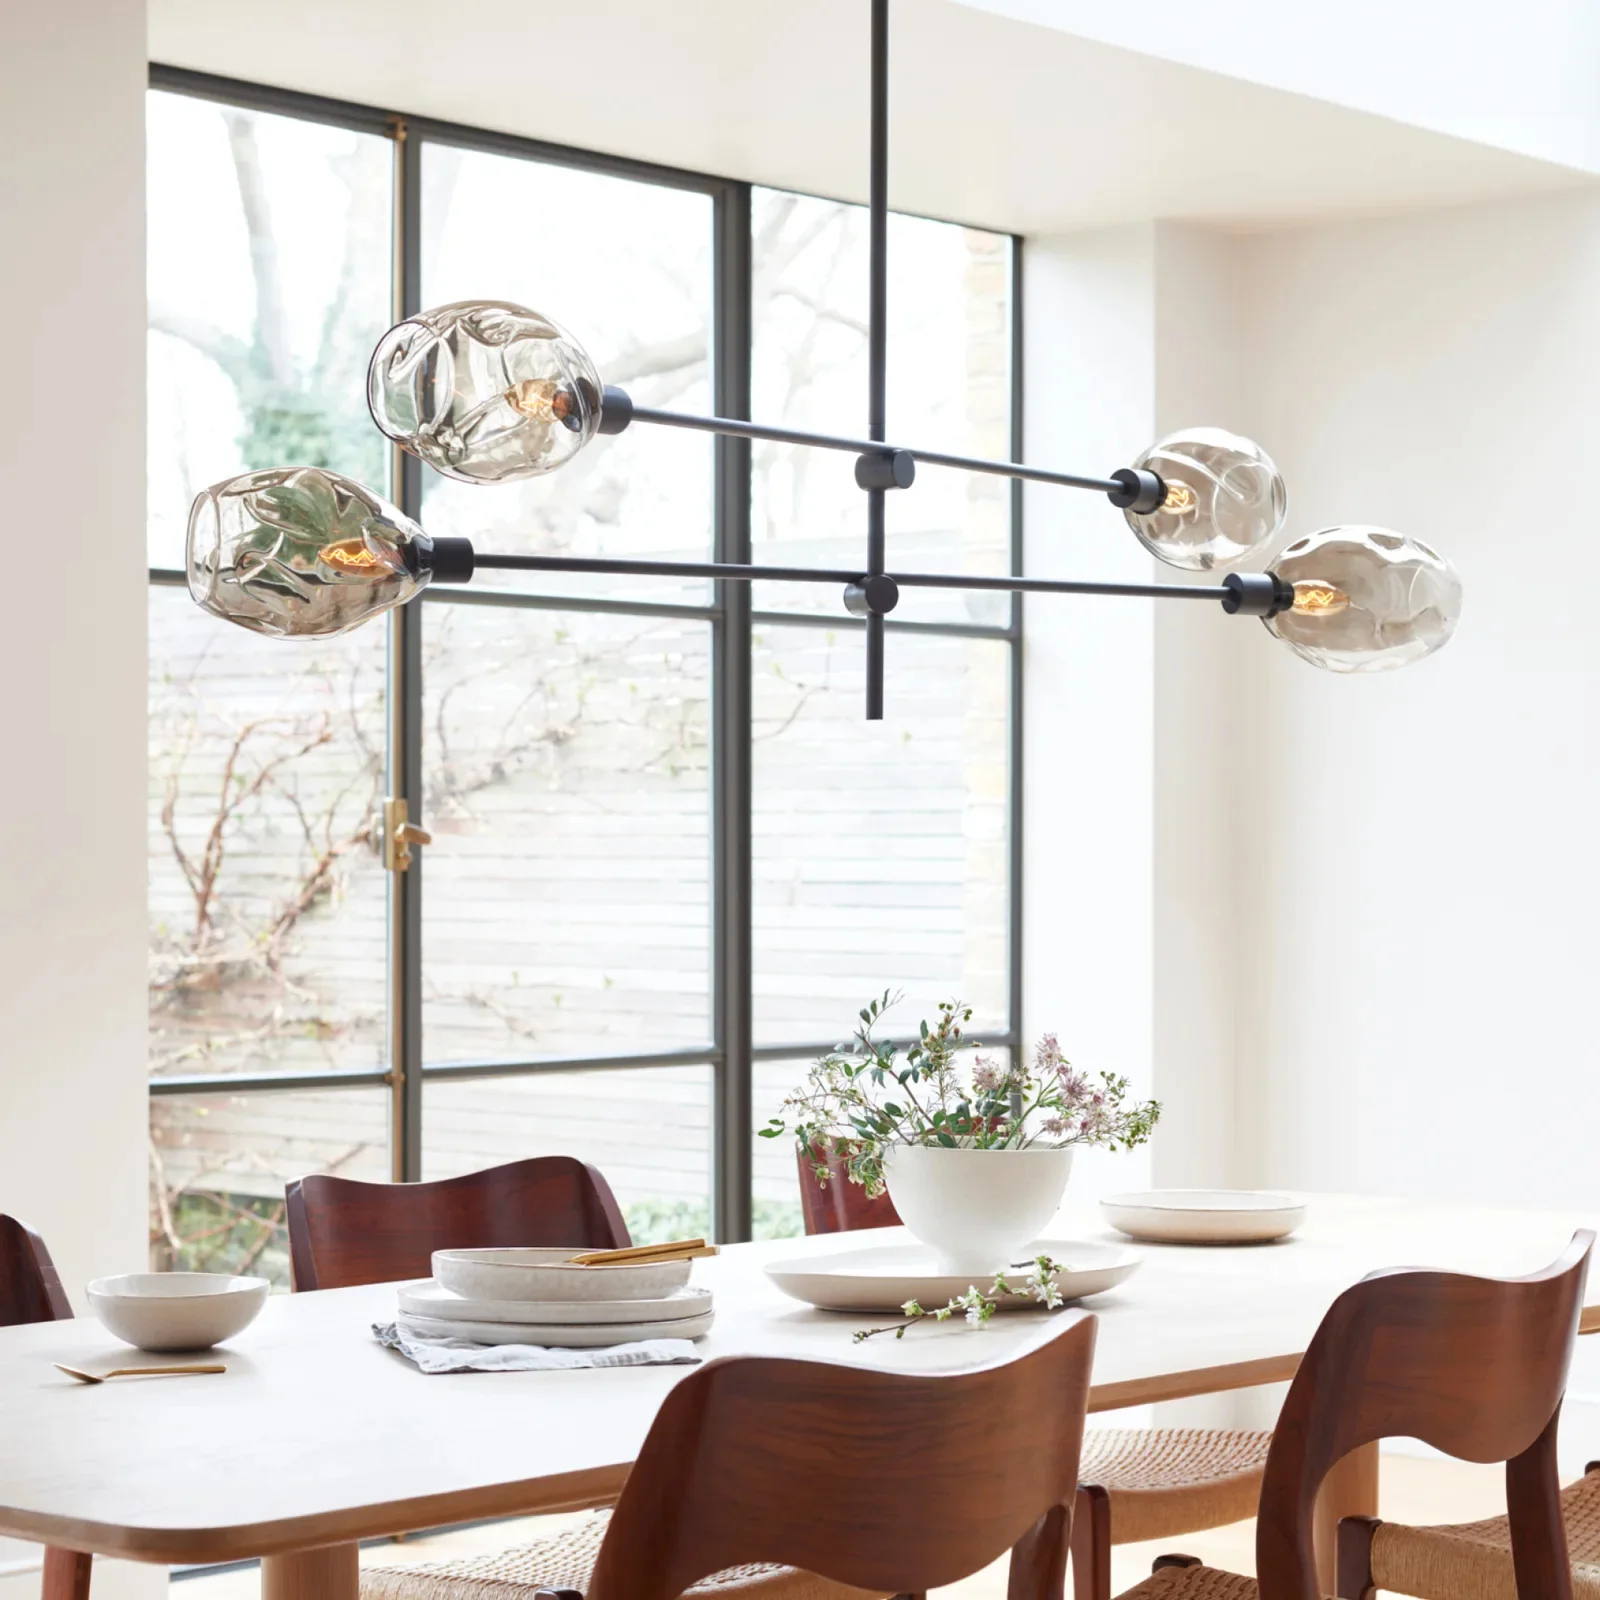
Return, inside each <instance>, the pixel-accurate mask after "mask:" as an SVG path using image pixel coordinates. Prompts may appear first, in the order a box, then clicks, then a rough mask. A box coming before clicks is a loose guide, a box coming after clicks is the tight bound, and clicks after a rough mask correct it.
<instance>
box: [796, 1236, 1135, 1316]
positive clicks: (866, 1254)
mask: <svg viewBox="0 0 1600 1600" xmlns="http://www.w3.org/2000/svg"><path fill="white" fill-rule="evenodd" d="M1039 1255H1047V1256H1049V1257H1051V1259H1052V1260H1055V1261H1059V1262H1060V1263H1061V1264H1062V1266H1063V1267H1064V1268H1065V1270H1064V1271H1063V1272H1061V1273H1059V1274H1057V1277H1056V1287H1057V1288H1058V1289H1060V1291H1061V1293H1062V1295H1063V1297H1064V1298H1066V1299H1068V1300H1081V1299H1083V1298H1084V1296H1085V1295H1091V1294H1103V1293H1104V1292H1105V1291H1106V1290H1107V1289H1114V1288H1115V1287H1116V1286H1117V1285H1118V1284H1119V1283H1121V1282H1122V1281H1123V1279H1124V1278H1126V1277H1127V1276H1128V1275H1129V1274H1130V1273H1132V1272H1134V1271H1135V1270H1136V1269H1137V1268H1138V1265H1139V1258H1138V1256H1137V1255H1135V1254H1134V1252H1133V1251H1131V1250H1125V1249H1122V1248H1120V1247H1118V1246H1117V1245H1114V1244H1079V1243H1075V1242H1073V1241H1071V1240H1068V1239H1037V1240H1035V1241H1034V1242H1033V1243H1032V1244H1030V1245H1029V1246H1028V1248H1027V1251H1026V1252H1025V1254H1019V1255H1018V1257H1017V1260H1018V1261H1020V1262H1021V1263H1022V1266H1021V1267H1018V1268H1007V1269H1005V1270H1007V1271H1009V1272H1010V1273H1011V1274H1012V1276H1014V1277H1016V1278H1019V1279H1020V1278H1021V1277H1022V1276H1023V1275H1024V1272H1025V1271H1026V1268H1027V1266H1028V1262H1029V1260H1030V1259H1031V1258H1032V1257H1034V1256H1039ZM766 1272H767V1276H768V1277H769V1278H770V1279H771V1280H772V1281H773V1283H774V1284H776V1285H777V1287H778V1288H780V1289H782V1290H783V1292H784V1293H785V1294H787V1295H791V1296H793V1297H794V1299H796V1300H804V1301H805V1302H806V1303H807V1304H809V1305H814V1306H820V1307H821V1308H822V1309H823V1310H824V1311H898V1310H899V1309H900V1307H901V1306H903V1305H904V1304H905V1303H906V1301H907V1300H917V1301H920V1302H921V1303H922V1304H923V1305H925V1306H928V1307H930V1308H931V1307H933V1306H942V1305H943V1304H944V1303H945V1302H946V1301H947V1300H950V1299H952V1298H954V1297H955V1296H956V1295H958V1294H964V1293H965V1292H966V1290H967V1289H968V1287H970V1286H971V1285H972V1284H973V1283H974V1282H976V1283H977V1286H978V1288H980V1289H985V1290H987V1289H988V1287H989V1283H988V1282H984V1281H983V1277H984V1275H983V1274H981V1273H980V1274H979V1275H978V1277H977V1279H974V1277H973V1275H972V1274H971V1273H967V1272H963V1273H960V1274H958V1275H952V1274H951V1273H949V1272H946V1271H944V1270H942V1269H941V1267H940V1265H939V1262H938V1258H937V1257H936V1256H935V1254H934V1252H933V1251H932V1250H931V1249H929V1248H928V1246H927V1245H922V1244H917V1243H915V1242H913V1243H909V1244H891V1245H870V1246H867V1247H864V1248H862V1249H857V1250H841V1251H838V1252H837V1253H835V1254H832V1255H820V1256H792V1257H790V1258H789V1260H787V1261H773V1262H771V1263H769V1264H768V1266H767V1269H766ZM992 1281H993V1278H992V1276H991V1277H990V1279H989V1282H992ZM998 1305H999V1308H1000V1309H1001V1310H1002V1311H1013V1310H1026V1309H1027V1308H1028V1307H1029V1306H1037V1305H1038V1301H1037V1300H1032V1299H1029V1298H1028V1297H1027V1296H1025V1295H1007V1296H1002V1298H1001V1299H1000V1301H999V1302H998Z"/></svg>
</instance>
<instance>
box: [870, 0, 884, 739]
mask: <svg viewBox="0 0 1600 1600" xmlns="http://www.w3.org/2000/svg"><path fill="white" fill-rule="evenodd" d="M871 61H872V65H871V74H872V113H871V124H872V131H871V137H870V142H869V150H868V177H867V437H868V438H869V439H871V440H872V441H873V442H874V443H875V444H881V443H882V442H883V441H884V440H885V439H887V438H888V436H889V0H872V51H871ZM866 493H867V576H868V577H876V576H877V575H878V574H879V573H881V572H882V571H883V563H884V558H885V538H884V503H883V497H884V494H885V491H884V490H883V489H881V488H878V489H868V490H867V492H866ZM867 721H868V722H882V721H883V614H882V613H881V612H879V611H876V610H873V611H869V612H868V613H867Z"/></svg>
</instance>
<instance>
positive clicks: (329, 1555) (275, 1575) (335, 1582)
mask: <svg viewBox="0 0 1600 1600" xmlns="http://www.w3.org/2000/svg"><path fill="white" fill-rule="evenodd" d="M360 1591H361V1577H360V1572H359V1569H358V1567H357V1564H356V1547H355V1546H354V1545H353V1544H330V1545H326V1546H324V1547H323V1548H322V1549H319V1550H291V1551H289V1552H288V1554H286V1555H281V1556H264V1557H263V1558H262V1561H261V1600H357V1596H358V1595H359V1593H360Z"/></svg>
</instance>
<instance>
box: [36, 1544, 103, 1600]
mask: <svg viewBox="0 0 1600 1600" xmlns="http://www.w3.org/2000/svg"><path fill="white" fill-rule="evenodd" d="M93 1569H94V1557H93V1556H86V1555H80V1554H79V1553H78V1552H77V1551H76V1550H57V1549H56V1548H55V1547H54V1546H53V1545H47V1546H46V1547H45V1552H44V1589H43V1593H42V1595H41V1600H89V1576H90V1573H91V1572H92V1571H93Z"/></svg>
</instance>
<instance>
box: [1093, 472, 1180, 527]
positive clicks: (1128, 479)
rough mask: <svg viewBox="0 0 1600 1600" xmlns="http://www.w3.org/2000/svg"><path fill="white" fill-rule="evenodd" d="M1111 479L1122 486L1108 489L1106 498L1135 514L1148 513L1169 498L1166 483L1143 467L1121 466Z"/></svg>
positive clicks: (1142, 514)
mask: <svg viewBox="0 0 1600 1600" xmlns="http://www.w3.org/2000/svg"><path fill="white" fill-rule="evenodd" d="M1111 481H1112V482H1113V483H1120V484H1121V485H1122V487H1121V488H1120V489H1107V490H1106V499H1107V500H1109V501H1110V502H1111V503H1112V505H1114V506H1116V507H1117V508H1118V509H1119V510H1121V511H1131V512H1133V513H1134V515H1135V516H1145V515H1147V514H1148V513H1149V512H1152V511H1154V510H1155V509H1156V508H1157V507H1158V506H1159V505H1160V504H1161V502H1162V501H1163V500H1165V499H1166V498H1167V486H1166V484H1165V483H1163V482H1162V481H1161V479H1160V478H1159V477H1158V476H1157V475H1156V474H1155V473H1154V472H1149V471H1146V470H1145V469H1144V468H1143V467H1120V468H1118V470H1117V471H1115V472H1113V473H1112V474H1111Z"/></svg>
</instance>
